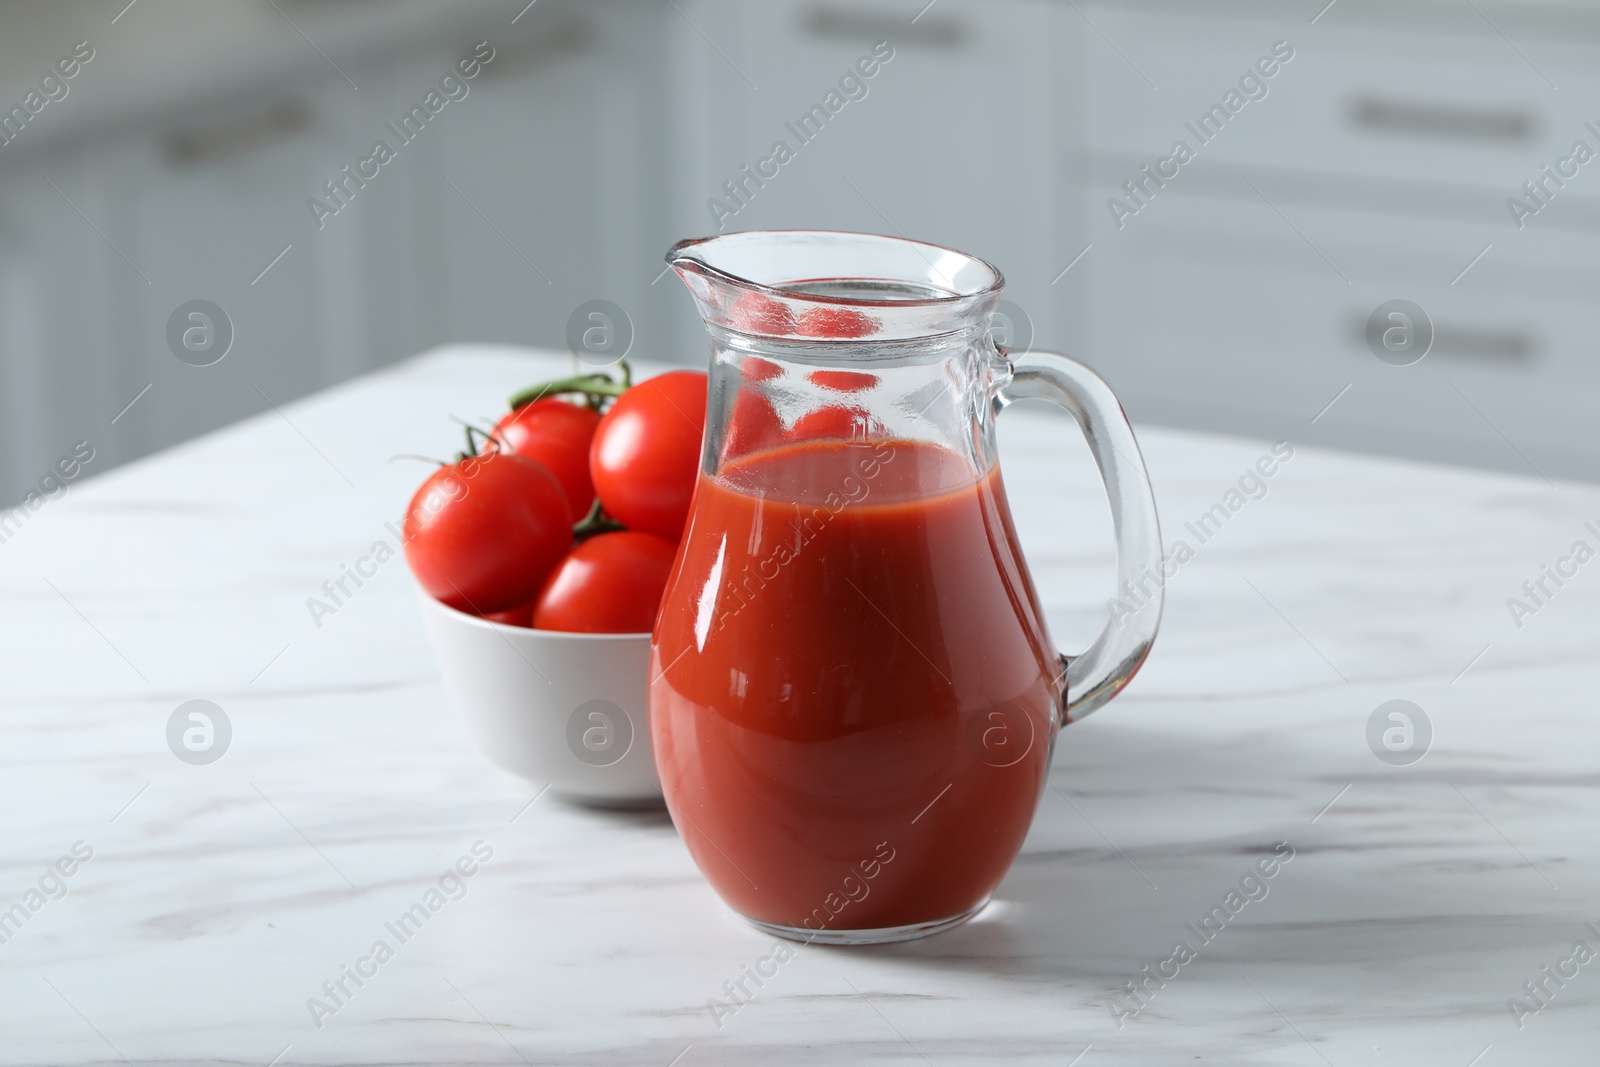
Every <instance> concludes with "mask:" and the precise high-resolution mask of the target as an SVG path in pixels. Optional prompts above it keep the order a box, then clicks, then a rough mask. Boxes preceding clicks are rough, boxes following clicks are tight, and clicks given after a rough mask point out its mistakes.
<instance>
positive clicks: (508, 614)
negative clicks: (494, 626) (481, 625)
mask: <svg viewBox="0 0 1600 1067" xmlns="http://www.w3.org/2000/svg"><path fill="white" fill-rule="evenodd" d="M484 618H486V619H488V620H489V621H490V622H498V623H502V624H504V625H506V626H530V627H531V626H532V625H533V602H532V601H529V602H528V603H526V604H518V605H517V606H516V607H514V608H507V609H506V610H505V611H491V612H489V613H488V614H486V615H484Z"/></svg>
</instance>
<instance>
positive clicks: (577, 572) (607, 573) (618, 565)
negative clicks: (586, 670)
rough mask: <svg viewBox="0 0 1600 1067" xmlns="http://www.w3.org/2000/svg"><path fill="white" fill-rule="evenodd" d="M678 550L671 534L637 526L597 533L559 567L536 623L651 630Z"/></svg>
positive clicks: (573, 629) (604, 630)
mask: <svg viewBox="0 0 1600 1067" xmlns="http://www.w3.org/2000/svg"><path fill="white" fill-rule="evenodd" d="M677 553H678V546H677V545H675V544H673V543H672V542H671V541H668V540H667V539H666V538H664V537H657V536H656V535H655V534H647V533H639V532H638V531H637V530H621V531H618V532H616V533H603V534H599V535H598V536H595V537H591V538H589V540H587V541H585V542H583V544H581V545H579V546H578V547H577V548H574V549H573V550H572V551H571V552H569V553H567V557H566V558H565V559H563V560H562V561H561V562H560V563H559V564H557V565H556V569H555V570H554V571H553V572H552V573H551V575H550V578H549V580H548V581H547V582H545V585H544V590H543V591H542V592H541V593H540V594H539V600H538V602H537V603H536V604H535V606H534V609H533V625H534V626H535V627H537V628H538V629H540V630H565V631H567V632H569V633H588V634H642V633H649V632H650V630H651V629H652V628H654V626H655V624H656V611H657V610H658V609H659V608H660V607H661V597H662V594H664V593H665V592H666V591H667V575H668V574H669V573H670V572H671V571H672V558H673V557H674V556H675V555H677Z"/></svg>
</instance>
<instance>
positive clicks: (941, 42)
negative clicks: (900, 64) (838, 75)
mask: <svg viewBox="0 0 1600 1067" xmlns="http://www.w3.org/2000/svg"><path fill="white" fill-rule="evenodd" d="M800 22H801V26H802V27H804V29H805V31H806V32H807V33H809V34H811V36H813V37H828V38H842V39H844V40H848V41H860V42H867V43H871V42H873V41H892V42H893V43H895V44H897V45H898V44H913V45H916V44H920V45H928V46H930V47H933V48H958V47H960V46H961V45H963V44H965V43H966V40H967V27H966V24H965V23H963V22H961V21H960V20H958V19H953V18H940V17H938V16H934V17H931V18H920V19H918V20H917V21H916V22H910V21H908V20H906V19H903V18H900V17H898V16H895V17H893V18H891V17H890V16H888V15H873V14H867V13H865V12H861V11H851V10H849V9H847V8H837V7H814V8H812V9H811V10H810V11H808V12H806V14H805V16H804V17H803V18H802V19H801V20H800Z"/></svg>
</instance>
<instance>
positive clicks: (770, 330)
mask: <svg viewBox="0 0 1600 1067" xmlns="http://www.w3.org/2000/svg"><path fill="white" fill-rule="evenodd" d="M728 320H729V321H730V322H731V323H732V324H733V328H734V329H736V330H742V331H743V332H745V333H757V334H768V335H777V336H782V335H784V334H790V333H794V332H795V330H794V312H792V311H790V310H789V305H788V304H785V303H784V302H783V301H781V300H774V299H773V298H772V297H770V296H767V295H766V294H765V293H740V294H739V296H738V298H737V299H736V300H734V302H733V306H732V307H730V308H729V309H728Z"/></svg>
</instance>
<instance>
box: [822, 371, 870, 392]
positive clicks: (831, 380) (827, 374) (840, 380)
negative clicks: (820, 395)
mask: <svg viewBox="0 0 1600 1067" xmlns="http://www.w3.org/2000/svg"><path fill="white" fill-rule="evenodd" d="M806 381H808V382H810V383H811V384H812V385H820V386H822V388H824V389H834V390H837V391H838V392H841V393H859V392H861V391H863V390H865V389H871V388H872V387H873V386H874V385H877V384H878V376H877V375H876V374H866V373H863V372H862V371H858V370H814V371H812V372H811V373H810V374H808V375H806Z"/></svg>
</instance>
